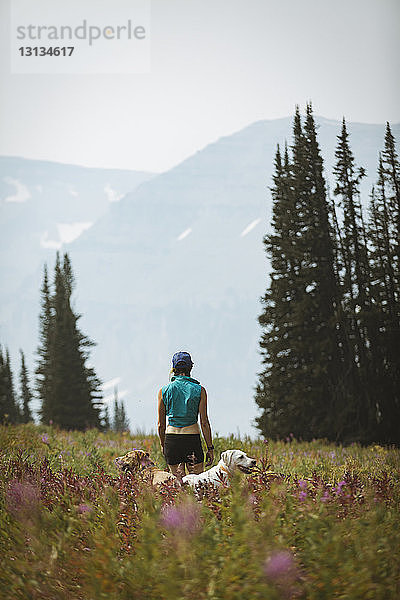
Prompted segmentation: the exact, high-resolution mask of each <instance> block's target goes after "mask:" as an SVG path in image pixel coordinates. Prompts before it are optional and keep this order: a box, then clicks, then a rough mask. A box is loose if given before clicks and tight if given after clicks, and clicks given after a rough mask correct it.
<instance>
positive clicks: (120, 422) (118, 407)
mask: <svg viewBox="0 0 400 600" xmlns="http://www.w3.org/2000/svg"><path fill="white" fill-rule="evenodd" d="M113 430H114V431H120V432H123V431H129V421H128V419H127V416H126V412H125V406H124V403H123V401H122V400H120V401H119V400H118V388H117V386H115V388H114V419H113Z"/></svg>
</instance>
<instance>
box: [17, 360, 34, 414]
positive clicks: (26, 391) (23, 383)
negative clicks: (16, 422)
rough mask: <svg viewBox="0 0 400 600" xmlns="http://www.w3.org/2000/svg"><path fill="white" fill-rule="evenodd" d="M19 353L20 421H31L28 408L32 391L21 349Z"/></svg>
mask: <svg viewBox="0 0 400 600" xmlns="http://www.w3.org/2000/svg"><path fill="white" fill-rule="evenodd" d="M20 353H21V370H20V377H19V381H20V389H21V402H22V412H21V422H22V423H29V421H33V419H32V413H31V409H30V406H29V405H30V402H31V400H32V393H31V390H30V386H29V376H28V369H27V368H26V364H25V356H24V353H23V352H22V350H20Z"/></svg>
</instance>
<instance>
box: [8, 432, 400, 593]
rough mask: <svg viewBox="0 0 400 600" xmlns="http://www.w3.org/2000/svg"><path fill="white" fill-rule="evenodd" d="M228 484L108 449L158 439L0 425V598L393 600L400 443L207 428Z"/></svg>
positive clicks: (155, 448) (152, 445)
mask: <svg viewBox="0 0 400 600" xmlns="http://www.w3.org/2000/svg"><path fill="white" fill-rule="evenodd" d="M214 445H215V448H216V459H217V460H218V458H219V454H220V452H222V451H223V450H226V449H229V448H240V449H242V450H244V451H245V452H246V453H247V454H248V455H250V456H253V457H255V458H257V460H258V468H257V469H256V470H255V472H254V473H252V474H251V475H243V474H242V475H240V476H239V475H238V476H237V477H235V478H234V480H233V482H232V486H231V487H230V488H226V487H221V488H219V489H218V490H205V491H204V492H203V494H202V497H201V498H200V499H199V498H196V497H195V496H194V494H193V492H192V491H190V490H188V489H181V490H177V489H175V488H174V487H172V486H171V485H167V484H165V485H164V486H163V487H161V488H160V489H159V490H154V489H153V488H152V486H151V484H150V483H149V480H148V477H147V476H146V474H129V473H127V474H121V473H119V472H118V471H117V469H116V467H115V464H114V459H115V458H116V457H117V456H119V455H122V454H124V453H125V452H127V451H129V450H131V449H133V448H140V449H144V450H147V451H149V453H150V456H151V457H152V458H153V460H154V461H155V462H156V463H157V465H158V466H159V467H160V468H164V467H165V463H164V460H163V457H162V455H161V452H160V447H159V443H158V439H157V438H156V437H155V436H149V435H147V436H146V435H141V434H135V435H131V434H117V433H112V432H109V433H100V432H98V431H96V430H89V431H87V432H84V433H81V432H67V431H59V430H57V429H55V428H52V427H45V426H35V425H21V426H15V427H14V426H6V427H1V428H0V447H1V456H0V554H1V562H2V564H1V569H0V597H1V598H6V599H7V600H9V599H12V600H17V599H24V600H25V599H29V600H100V599H102V598H107V600H136V599H137V600H139V599H140V600H147V599H154V600H160V599H163V600H164V599H165V600H170V599H171V600H172V599H192V598H193V599H196V600H203V599H204V600H206V599H207V600H220V599H221V600H222V599H237V600H239V599H240V600H242V599H253V598H254V599H263V600H265V599H271V600H274V599H281V598H282V599H288V598H305V599H329V600H332V599H335V598H338V599H339V598H340V599H351V600H353V599H358V598H360V599H361V598H362V599H368V598H370V599H373V600H378V599H382V600H388V599H395V598H400V511H399V508H400V482H399V473H400V450H399V449H396V448H385V447H381V446H377V445H375V446H369V447H361V446H359V445H357V444H353V445H350V446H347V447H343V446H337V445H334V444H330V443H327V442H324V441H319V440H316V441H313V442H310V443H304V442H301V441H297V440H295V439H293V438H292V437H289V438H288V439H286V440H282V441H278V442H273V441H269V442H265V441H263V440H261V439H260V440H252V439H250V438H246V437H245V438H242V439H238V438H235V437H234V436H231V437H228V438H224V437H218V436H215V437H214Z"/></svg>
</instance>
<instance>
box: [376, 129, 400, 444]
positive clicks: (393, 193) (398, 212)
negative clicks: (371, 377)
mask: <svg viewBox="0 0 400 600" xmlns="http://www.w3.org/2000/svg"><path fill="white" fill-rule="evenodd" d="M399 182H400V165H399V161H398V157H397V153H396V148H395V142H394V138H393V135H392V133H391V130H390V126H389V124H387V126H386V134H385V147H384V151H383V152H382V155H381V156H380V160H379V166H378V180H377V184H376V186H375V187H374V188H373V190H372V193H371V202H370V220H369V239H370V248H371V272H372V286H371V288H372V300H373V316H374V322H375V324H376V329H377V331H378V336H377V341H376V344H375V345H374V346H373V348H375V354H376V357H375V359H374V364H375V366H376V369H377V370H378V375H379V377H378V385H377V386H376V390H375V402H376V410H377V435H376V439H377V440H378V441H381V442H384V443H397V444H399V443H400V353H399V350H398V349H399V347H400V266H399V259H400V257H399V254H400V252H399V243H400V225H399V221H400V195H399Z"/></svg>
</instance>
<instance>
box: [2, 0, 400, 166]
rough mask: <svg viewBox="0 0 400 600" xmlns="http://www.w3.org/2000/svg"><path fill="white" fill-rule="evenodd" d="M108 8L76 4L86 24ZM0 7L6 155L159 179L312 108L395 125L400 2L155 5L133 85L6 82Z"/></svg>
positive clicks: (58, 79)
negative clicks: (250, 128) (227, 139)
mask: <svg viewBox="0 0 400 600" xmlns="http://www.w3.org/2000/svg"><path fill="white" fill-rule="evenodd" d="M11 1H12V0H11ZM60 1H61V0H54V2H60ZM67 1H69V2H71V1H72V0H64V2H67ZM74 1H76V0H74ZM104 2H105V0H96V1H94V0H80V4H81V5H82V7H83V12H84V13H85V14H83V16H85V17H90V15H91V14H95V13H94V11H95V12H96V14H98V13H99V11H101V6H102V4H103V5H104ZM107 2H109V0H107ZM0 7H1V15H0V16H1V28H0V40H1V41H0V44H1V46H0V50H1V52H0V72H1V86H0V154H1V155H15V156H24V157H28V158H40V159H47V160H54V161H60V162H70V163H75V164H81V165H86V166H96V167H115V168H129V169H137V170H148V171H163V170H166V169H168V168H170V167H172V166H173V165H175V164H177V163H179V162H180V161H181V160H183V159H184V158H186V157H187V156H189V155H190V154H192V153H194V152H195V151H196V150H198V149H200V148H202V147H204V146H205V145H207V144H208V143H210V142H212V141H214V140H216V139H218V138H219V137H221V136H222V135H227V134H230V133H232V132H234V131H237V130H239V129H241V128H242V127H244V126H246V125H248V124H250V123H252V122H254V121H256V120H258V119H273V118H277V117H283V116H287V115H289V114H293V110H294V106H295V104H296V103H298V104H300V105H301V106H304V104H305V103H306V102H307V101H308V100H310V99H311V100H312V102H313V105H314V109H315V112H316V114H319V115H323V116H325V117H328V118H335V119H340V118H341V117H342V116H343V115H345V116H346V118H347V119H348V120H349V121H362V122H367V123H379V122H384V121H386V120H389V121H391V122H392V123H394V122H399V121H400V91H399V89H400V78H399V73H400V36H399V29H400V27H399V25H400V2H399V0H152V2H151V15H152V17H151V54H152V56H151V60H152V67H151V72H150V73H149V74H140V75H132V74H130V75H15V74H11V73H10V51H9V27H10V25H9V1H8V0H0Z"/></svg>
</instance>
